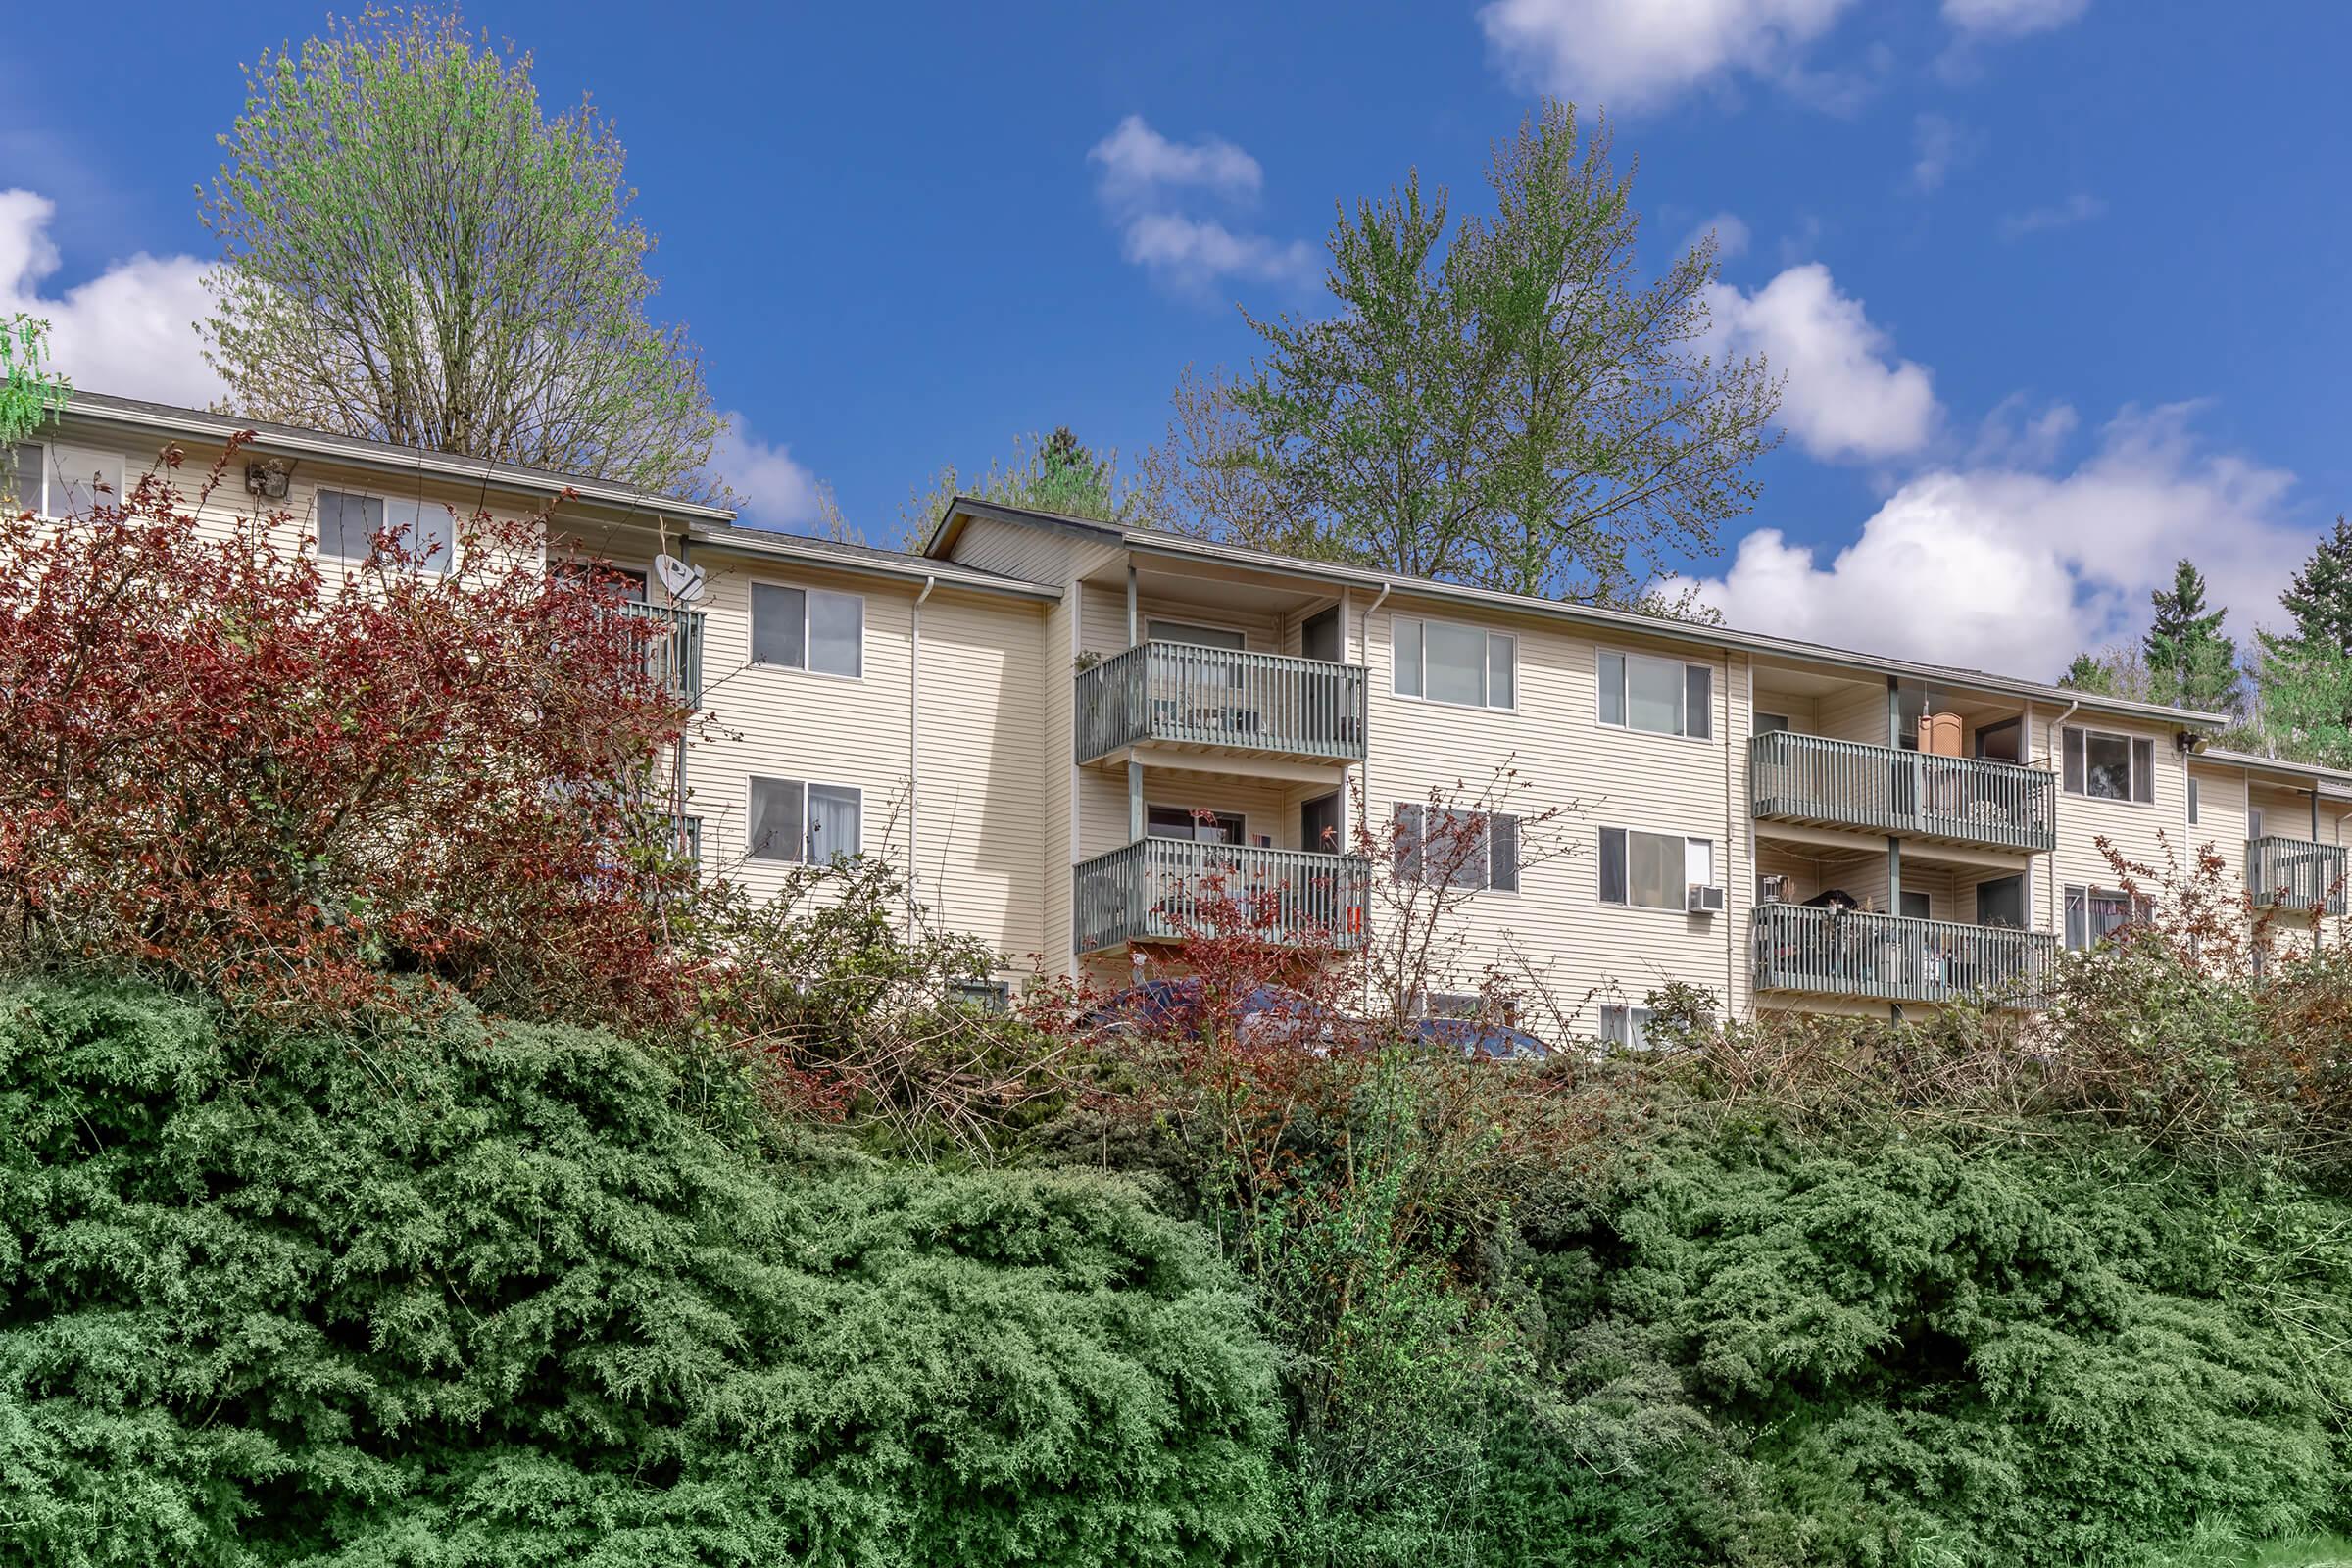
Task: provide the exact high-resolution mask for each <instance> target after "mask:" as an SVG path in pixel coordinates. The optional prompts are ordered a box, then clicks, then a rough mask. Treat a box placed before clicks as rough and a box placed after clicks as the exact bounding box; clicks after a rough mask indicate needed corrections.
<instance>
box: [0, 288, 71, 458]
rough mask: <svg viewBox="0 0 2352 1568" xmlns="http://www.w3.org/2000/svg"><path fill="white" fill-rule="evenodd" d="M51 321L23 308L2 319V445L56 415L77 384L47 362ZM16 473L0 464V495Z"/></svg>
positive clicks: (0, 321) (27, 432)
mask: <svg viewBox="0 0 2352 1568" xmlns="http://www.w3.org/2000/svg"><path fill="white" fill-rule="evenodd" d="M48 330H49V323H48V322H47V321H44V320H41V319H37V318H35V317H30V316H26V315H25V313H23V312H22V311H20V312H18V313H17V314H16V315H14V316H11V317H9V318H8V319H6V320H0V447H5V446H7V445H9V444H10V443H11V442H14V441H22V440H24V439H25V437H26V436H28V435H30V434H32V432H33V431H35V430H37V429H39V428H40V427H41V424H42V422H43V421H44V420H46V419H48V418H50V417H52V416H54V415H55V414H56V412H57V410H58V408H59V406H60V405H62V404H63V403H64V402H65V401H66V399H67V398H68V397H69V396H71V395H72V393H73V385H72V383H71V382H69V381H67V379H66V378H65V377H64V376H62V375H60V374H58V373H57V372H56V371H54V370H51V369H48V368H46V367H45V366H44V365H43V363H42V362H43V359H44V356H43V353H42V342H41V340H42V338H43V337H44V336H46V335H47V333H48ZM14 477H15V475H14V473H13V471H12V470H11V469H9V468H8V467H7V466H0V498H5V497H6V495H7V494H8V487H9V484H10V482H11V481H12V480H13V479H14Z"/></svg>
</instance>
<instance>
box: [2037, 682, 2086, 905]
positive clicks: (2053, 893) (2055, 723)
mask: <svg viewBox="0 0 2352 1568" xmlns="http://www.w3.org/2000/svg"><path fill="white" fill-rule="evenodd" d="M2081 707H2082V698H2080V697H2078V698H2076V699H2075V700H2074V701H2073V702H2071V703H2069V704H2067V705H2066V711H2065V712H2063V713H2060V714H2059V715H2058V716H2057V717H2056V718H2053V719H2051V720H2050V728H2049V737H2050V743H2049V746H2048V748H2047V749H2046V750H2044V751H2043V753H2042V754H2041V760H2043V761H2045V762H2050V761H2055V762H2056V763H2057V764H2058V801H2059V803H2060V804H2061V805H2063V804H2064V802H2065V800H2066V759H2065V758H2063V757H2059V756H2058V755H2057V751H2058V732H2059V731H2060V730H2061V729H2063V728H2065V727H2066V721H2067V720H2068V719H2070V718H2072V717H2074V716H2075V711H2076V710H2077V709H2079V708H2081ZM2051 825H2052V826H2053V827H2054V826H2056V825H2057V824H2056V821H2055V819H2053V820H2052V823H2051ZM2050 861H2051V864H2050V923H2049V925H2048V927H2047V928H2046V929H2048V930H2051V931H2055V932H2056V933H2057V934H2058V946H2059V949H2060V951H2062V952H2063V951H2064V950H2065V947H2066V922H2065V920H2064V919H2063V917H2062V915H2061V912H2060V910H2059V908H2058V888H2059V880H2058V866H2057V856H2056V855H2054V854H2053V855H2052V856H2051V857H2050Z"/></svg>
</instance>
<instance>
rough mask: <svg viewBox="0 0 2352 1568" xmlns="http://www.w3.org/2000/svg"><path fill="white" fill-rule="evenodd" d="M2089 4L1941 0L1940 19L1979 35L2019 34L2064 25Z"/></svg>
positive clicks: (2085, 0) (2072, 0)
mask: <svg viewBox="0 0 2352 1568" xmlns="http://www.w3.org/2000/svg"><path fill="white" fill-rule="evenodd" d="M2089 8H2090V0H1943V20H1944V21H1946V22H1948V23H1950V24H1951V25H1953V26H1955V27H1957V28H1959V29H1960V30H1961V31H1962V32H1964V33H1971V34H1975V35H1977V36H1979V37H1987V38H2022V37H2024V36H2026V35H2027V34H2028V33H2033V32H2047V31H2049V30H2050V29H2051V28H2053V27H2063V26H2065V25H2067V24H2068V23H2070V22H2072V21H2074V20H2075V19H2076V18H2077V17H2079V16H2081V15H2082V13H2083V12H2084V11H2086V10H2088V9H2089Z"/></svg>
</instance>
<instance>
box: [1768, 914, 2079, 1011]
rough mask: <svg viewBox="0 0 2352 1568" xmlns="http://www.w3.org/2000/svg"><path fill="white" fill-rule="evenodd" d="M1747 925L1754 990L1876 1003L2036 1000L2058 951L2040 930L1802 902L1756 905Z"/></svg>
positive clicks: (2018, 1002) (2027, 1002)
mask: <svg viewBox="0 0 2352 1568" xmlns="http://www.w3.org/2000/svg"><path fill="white" fill-rule="evenodd" d="M1750 930H1751V933H1752V941H1751V943H1750V947H1751V952H1752V956H1753V964H1754V970H1753V972H1754V976H1755V984H1756V989H1757V990H1758V991H1802V992H1809V993H1811V994H1813V995H1815V996H1832V997H1870V998H1875V999H1877V1000H1879V1001H1882V1002H1958V1001H1964V1000H1969V999H1976V1000H1981V1001H1985V1002H1992V1003H1996V1004H2005V1005H2013V1006H2022V1007H2031V1006H2038V1005H2040V1002H2041V998H2042V995H2043V989H2044V986H2045V984H2046V982H2047V980H2048V977H2049V973H2050V968H2051V965H2052V964H2053V963H2055V962H2056V960H2057V956H2058V939H2057V938H2056V937H2054V936H2052V935H2051V934H2050V933H2048V932H2047V931H2020V930H2016V929H2014V928H2012V927H2009V926H1997V925H1966V924H1963V923H1962V922H1960V921H1958V920H1922V919H1917V918H1914V917H1912V916H1908V915H1899V914H1872V913H1869V912H1867V911H1864V910H1861V909H1838V908H1823V907H1818V906H1815V905H1809V904H1760V905H1758V906H1757V907H1756V911H1755V916H1754V919H1753V921H1752V923H1751V926H1750Z"/></svg>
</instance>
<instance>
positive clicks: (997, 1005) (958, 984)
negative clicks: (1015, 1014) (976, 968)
mask: <svg viewBox="0 0 2352 1568" xmlns="http://www.w3.org/2000/svg"><path fill="white" fill-rule="evenodd" d="M948 1000H949V1001H950V1002H953V1003H956V1004H959V1005H963V1006H966V1007H977V1008H979V1009H980V1010H981V1011H982V1012H1004V1011H1006V1010H1008V1009H1009V1008H1010V1007H1011V1006H1012V986H1011V984H1010V983H1009V982H1007V981H1004V980H990V979H987V978H985V977H981V976H974V977H973V978H971V979H969V980H951V981H949V982H948Z"/></svg>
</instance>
